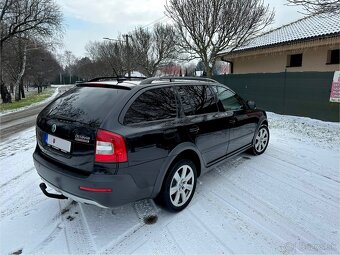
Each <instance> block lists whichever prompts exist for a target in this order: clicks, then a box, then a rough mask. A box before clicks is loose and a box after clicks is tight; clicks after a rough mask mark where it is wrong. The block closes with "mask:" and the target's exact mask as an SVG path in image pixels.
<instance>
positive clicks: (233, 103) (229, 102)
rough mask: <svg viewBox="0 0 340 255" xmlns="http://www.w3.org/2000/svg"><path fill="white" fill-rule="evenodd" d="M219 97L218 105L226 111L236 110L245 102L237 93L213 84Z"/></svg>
mask: <svg viewBox="0 0 340 255" xmlns="http://www.w3.org/2000/svg"><path fill="white" fill-rule="evenodd" d="M213 88H214V90H215V92H216V94H217V99H218V103H217V104H218V105H219V107H220V108H221V109H224V110H225V111H235V110H240V109H242V108H243V104H242V103H241V102H240V101H239V99H238V97H237V96H236V94H235V93H234V92H233V91H231V90H229V89H226V88H224V87H221V86H213Z"/></svg>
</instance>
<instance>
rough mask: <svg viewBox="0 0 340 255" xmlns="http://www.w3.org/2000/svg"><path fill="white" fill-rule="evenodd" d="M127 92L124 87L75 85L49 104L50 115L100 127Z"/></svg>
mask: <svg viewBox="0 0 340 255" xmlns="http://www.w3.org/2000/svg"><path fill="white" fill-rule="evenodd" d="M126 93H128V90H124V89H115V88H105V87H75V88H72V89H70V90H69V91H67V92H66V93H64V94H63V95H62V96H61V97H59V98H58V99H56V100H55V101H54V102H53V103H51V104H50V105H49V106H48V111H49V112H48V115H49V117H54V118H60V119H66V120H70V121H77V122H81V123H84V124H87V125H90V126H93V127H98V126H99V125H100V124H101V123H102V121H103V120H104V118H105V117H106V116H107V114H108V113H109V112H110V111H111V110H112V109H113V108H114V107H115V105H116V102H117V101H118V100H119V99H120V98H122V97H123V96H124V95H126Z"/></svg>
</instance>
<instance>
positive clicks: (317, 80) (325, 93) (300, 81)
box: [214, 72, 340, 122]
mask: <svg viewBox="0 0 340 255" xmlns="http://www.w3.org/2000/svg"><path fill="white" fill-rule="evenodd" d="M333 75H334V72H299V73H291V72H283V73H259V74H229V75H219V76H214V79H215V80H218V81H219V82H221V83H223V84H226V85H227V86H229V87H230V88H232V89H233V90H234V91H236V92H237V93H238V94H240V95H241V96H242V97H243V98H245V99H248V100H250V99H251V100H254V101H255V102H256V105H257V107H258V108H261V109H264V110H266V111H271V112H276V113H280V114H288V115H296V116H305V117H311V118H315V119H320V120H326V121H336V122H339V121H340V111H339V109H340V104H338V103H330V102H329V97H330V91H331V84H332V80H333Z"/></svg>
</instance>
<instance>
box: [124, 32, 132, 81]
mask: <svg viewBox="0 0 340 255" xmlns="http://www.w3.org/2000/svg"><path fill="white" fill-rule="evenodd" d="M125 42H126V54H127V56H126V60H127V69H128V77H129V78H130V77H131V65H130V45H129V35H128V34H126V35H125Z"/></svg>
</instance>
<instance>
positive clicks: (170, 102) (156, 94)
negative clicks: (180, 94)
mask: <svg viewBox="0 0 340 255" xmlns="http://www.w3.org/2000/svg"><path fill="white" fill-rule="evenodd" d="M176 116H177V111H176V99H175V94H174V92H173V90H172V88H169V87H168V88H158V89H151V90H148V91H146V92H144V93H143V94H141V95H140V96H139V97H138V98H137V99H136V100H135V101H134V102H133V103H132V105H131V106H130V108H129V110H128V111H127V112H126V115H125V118H124V124H132V123H140V122H146V121H154V120H162V119H170V118H175V117H176Z"/></svg>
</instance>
